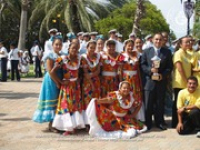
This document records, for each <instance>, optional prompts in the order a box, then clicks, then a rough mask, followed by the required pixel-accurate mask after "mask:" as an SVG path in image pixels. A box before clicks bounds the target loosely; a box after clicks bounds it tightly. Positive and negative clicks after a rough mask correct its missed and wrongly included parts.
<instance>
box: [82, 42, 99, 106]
mask: <svg viewBox="0 0 200 150" xmlns="http://www.w3.org/2000/svg"><path fill="white" fill-rule="evenodd" d="M95 49H96V41H89V42H88V44H87V54H83V55H82V60H81V62H82V68H83V71H84V78H83V85H82V100H83V102H84V110H86V108H87V106H88V104H89V102H90V100H91V99H92V98H99V97H100V79H99V73H100V54H99V53H96V52H95Z"/></svg>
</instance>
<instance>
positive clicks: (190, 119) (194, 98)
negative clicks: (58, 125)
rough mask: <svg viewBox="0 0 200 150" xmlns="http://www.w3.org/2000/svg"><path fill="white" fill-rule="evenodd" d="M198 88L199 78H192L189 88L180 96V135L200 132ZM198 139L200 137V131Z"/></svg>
mask: <svg viewBox="0 0 200 150" xmlns="http://www.w3.org/2000/svg"><path fill="white" fill-rule="evenodd" d="M197 87H198V80H197V78H196V77H193V76H191V77H189V78H188V80H187V88H186V89H183V90H181V91H180V92H179V94H178V100H177V109H178V110H177V114H178V125H177V127H176V129H177V131H178V133H179V134H182V135H183V134H189V133H191V132H192V131H194V130H195V129H198V130H200V89H197ZM197 137H200V131H199V132H198V133H197Z"/></svg>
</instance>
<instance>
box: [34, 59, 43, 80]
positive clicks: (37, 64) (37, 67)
mask: <svg viewBox="0 0 200 150" xmlns="http://www.w3.org/2000/svg"><path fill="white" fill-rule="evenodd" d="M35 77H42V71H41V64H40V59H39V58H38V57H36V60H35Z"/></svg>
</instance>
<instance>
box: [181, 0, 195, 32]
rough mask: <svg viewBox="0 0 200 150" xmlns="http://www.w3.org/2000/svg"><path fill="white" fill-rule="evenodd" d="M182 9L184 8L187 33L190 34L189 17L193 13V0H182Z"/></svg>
mask: <svg viewBox="0 0 200 150" xmlns="http://www.w3.org/2000/svg"><path fill="white" fill-rule="evenodd" d="M183 9H184V13H185V16H186V18H187V35H189V34H190V18H191V16H192V14H193V10H194V2H192V1H191V0H187V1H184V2H183Z"/></svg>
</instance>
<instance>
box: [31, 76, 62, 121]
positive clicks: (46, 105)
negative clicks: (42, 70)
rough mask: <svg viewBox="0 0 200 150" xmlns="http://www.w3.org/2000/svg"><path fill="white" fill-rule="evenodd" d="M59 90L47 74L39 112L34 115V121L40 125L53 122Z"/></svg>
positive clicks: (38, 106)
mask: <svg viewBox="0 0 200 150" xmlns="http://www.w3.org/2000/svg"><path fill="white" fill-rule="evenodd" d="M58 96H59V89H58V88H57V86H56V84H55V82H54V81H53V80H52V79H51V77H50V75H49V73H48V72H47V73H46V74H45V76H44V79H43V82H42V87H41V90H40V96H39V100H38V105H37V110H36V111H35V113H34V115H33V121H35V122H38V123H43V122H50V121H53V119H54V116H55V110H56V107H57V103H58Z"/></svg>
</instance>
